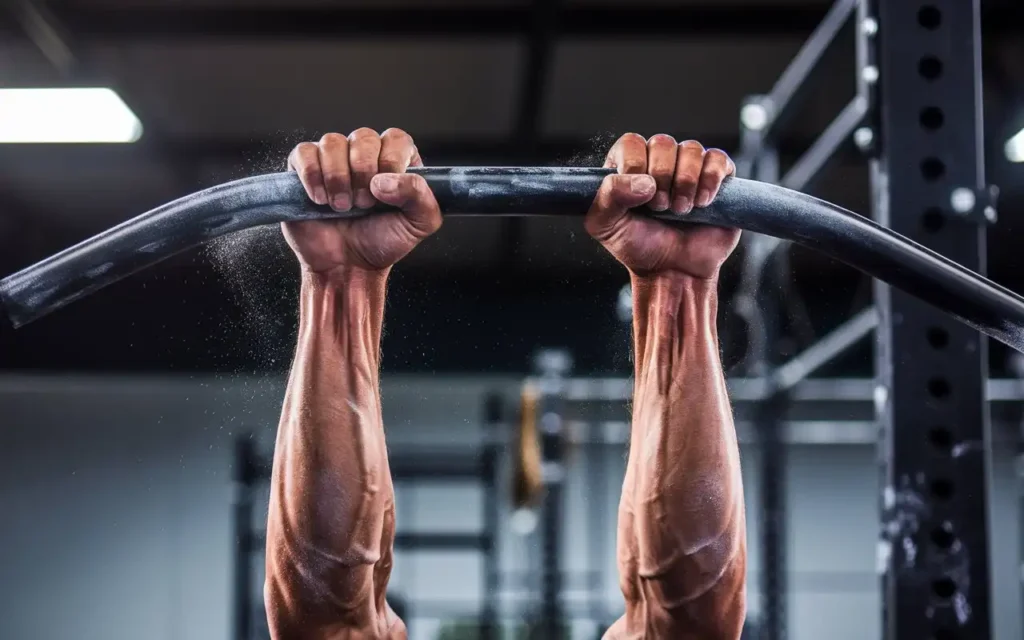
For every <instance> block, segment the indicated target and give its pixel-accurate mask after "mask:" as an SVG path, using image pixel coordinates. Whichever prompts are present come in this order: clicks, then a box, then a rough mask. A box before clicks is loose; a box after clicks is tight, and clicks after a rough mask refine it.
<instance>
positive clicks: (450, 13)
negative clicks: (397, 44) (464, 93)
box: [0, 2, 1024, 41]
mask: <svg viewBox="0 0 1024 640" xmlns="http://www.w3.org/2000/svg"><path fill="white" fill-rule="evenodd" d="M1016 5H1017V3H1004V2H989V3H986V7H985V10H984V25H985V30H986V31H987V32H992V33H1001V34H1014V33H1019V31H1020V29H1021V26H1022V25H1024V7H1021V6H1016ZM827 8H828V7H827V3H826V4H822V5H820V6H788V7H787V6H766V5H764V4H760V3H758V4H751V5H749V6H737V5H733V4H729V5H715V4H708V5H690V6H666V5H653V6H645V5H636V4H634V5H629V6H626V5H625V3H624V5H623V6H575V7H566V8H565V9H564V10H563V12H562V13H561V14H560V19H559V31H560V32H561V34H562V35H563V36H567V37H597V36H601V37H637V38H644V39H651V38H666V37H667V38H679V37H687V36H689V37H743V38H750V37H769V38H770V37H779V36H805V35H807V34H809V33H811V31H813V30H814V28H815V27H816V26H817V25H818V23H819V22H820V21H821V19H822V18H823V17H824V15H825V13H826V10H827ZM59 16H60V18H61V19H62V21H63V22H64V23H65V24H67V26H68V27H69V29H71V30H72V32H73V33H74V34H75V35H76V37H79V38H83V39H86V40H101V41H123V40H134V41H139V40H144V41H152V40H156V39H190V38H215V39H233V38H237V39H309V38H322V39H338V38H345V39H351V38H353V37H357V38H359V37H365V38H378V37H382V36H398V37H436V38H453V37H462V38H488V37H490V38H493V37H520V36H525V35H527V34H528V33H529V32H530V30H531V27H532V25H533V20H534V17H533V7H532V6H530V5H529V4H526V5H524V6H521V7H472V6H467V7H433V8H425V7H422V6H416V7H409V8H393V7H387V8H374V7H336V6H335V7H273V8H249V9H244V10H242V9H223V8H204V7H200V6H188V7H182V6H173V5H164V6H148V7H147V6H141V5H136V6H132V7H116V6H90V5H85V4H76V5H72V6H65V7H62V8H61V10H60V12H59ZM2 29H3V28H2V26H0V33H2Z"/></svg>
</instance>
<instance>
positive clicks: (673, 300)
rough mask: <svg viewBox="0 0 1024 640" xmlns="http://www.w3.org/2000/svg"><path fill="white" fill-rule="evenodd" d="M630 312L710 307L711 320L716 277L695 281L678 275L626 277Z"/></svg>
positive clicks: (681, 273) (693, 277) (715, 303)
mask: <svg viewBox="0 0 1024 640" xmlns="http://www.w3.org/2000/svg"><path fill="white" fill-rule="evenodd" d="M630 285H631V288H632V291H633V309H634V310H641V311H646V312H650V311H652V310H657V309H671V308H679V307H680V306H684V307H687V308H692V309H694V310H697V309H700V308H706V307H709V306H710V307H711V309H710V310H711V311H712V317H714V313H715V312H717V308H718V276H717V275H716V276H715V277H712V278H698V277H696V276H692V275H689V274H687V273H683V272H681V271H658V272H655V273H650V274H644V275H637V274H635V273H633V274H630Z"/></svg>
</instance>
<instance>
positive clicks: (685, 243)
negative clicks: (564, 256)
mask: <svg viewBox="0 0 1024 640" xmlns="http://www.w3.org/2000/svg"><path fill="white" fill-rule="evenodd" d="M604 166H605V167H609V168H614V169H618V175H611V176H608V177H607V178H605V180H604V183H603V184H602V185H601V189H600V190H599V191H598V193H597V197H596V198H595V199H594V204H593V206H592V207H591V209H590V212H589V213H587V218H586V228H587V232H588V233H590V235H592V236H593V237H594V238H596V239H597V240H598V241H599V242H600V243H601V244H602V245H604V247H605V248H606V249H608V251H609V252H611V254H612V255H613V256H615V258H616V259H617V260H618V261H619V262H621V263H622V264H624V265H625V266H626V268H628V269H629V270H630V271H631V272H632V273H634V274H636V275H638V276H648V275H653V274H656V273H659V272H679V273H683V274H686V275H689V276H692V277H694V278H700V279H704V280H707V279H713V278H715V277H716V276H717V275H718V270H719V269H720V268H721V266H722V263H723V262H725V259H726V258H728V257H729V254H731V253H732V251H733V249H735V248H736V245H737V243H738V242H739V237H740V232H739V229H722V228H719V227H710V226H697V225H693V226H680V227H676V226H673V225H669V224H665V223H663V222H660V221H658V220H655V219H653V218H649V217H647V216H644V215H641V214H637V213H633V212H631V211H630V208H632V207H639V206H640V205H643V204H649V206H650V208H651V209H654V210H655V211H666V210H671V211H672V212H673V213H675V214H677V215H678V216H679V219H680V220H685V219H686V214H688V213H689V212H690V211H692V210H693V207H694V206H698V207H706V206H707V205H709V204H711V202H712V201H713V200H714V199H715V196H717V195H718V190H719V188H720V187H721V186H722V181H723V180H725V178H726V177H727V176H731V175H732V174H733V173H735V171H736V165H734V164H733V162H732V160H730V159H729V156H727V155H726V154H725V152H723V151H719V150H718V149H709V150H705V149H704V147H703V146H702V145H701V144H700V143H699V142H695V141H693V140H688V141H686V142H681V143H679V144H676V141H675V140H674V139H673V138H672V137H671V136H667V135H664V134H659V135H656V136H654V137H653V138H651V139H650V140H644V139H643V137H641V136H639V135H637V134H635V133H627V134H626V135H624V136H622V137H621V138H619V139H618V141H617V142H616V143H615V144H614V145H613V146H612V148H611V150H610V151H609V152H608V159H607V160H606V161H605V165H604ZM627 174H628V175H627Z"/></svg>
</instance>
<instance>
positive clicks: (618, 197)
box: [584, 174, 657, 242]
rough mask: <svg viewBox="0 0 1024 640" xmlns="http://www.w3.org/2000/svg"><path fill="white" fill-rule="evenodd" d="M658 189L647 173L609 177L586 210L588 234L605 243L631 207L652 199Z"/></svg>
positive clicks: (624, 218) (602, 183) (585, 224)
mask: <svg viewBox="0 0 1024 640" xmlns="http://www.w3.org/2000/svg"><path fill="white" fill-rule="evenodd" d="M656 189H657V185H656V184H655V182H654V178H652V177H651V176H649V175H647V174H640V175H621V174H618V175H611V176H606V177H605V179H604V181H602V182H601V188H600V189H598V191H597V197H596V198H594V204H593V205H591V207H590V211H589V212H588V213H587V218H586V221H585V222H584V226H585V227H586V229H587V233H589V234H590V235H591V236H593V237H594V238H596V239H597V240H599V241H601V242H604V241H605V240H607V239H608V238H610V237H611V236H612V235H613V234H614V233H615V231H616V230H617V229H618V228H619V225H620V224H621V223H622V222H623V221H624V220H626V219H627V214H628V213H629V210H630V209H631V208H633V207H639V206H640V205H642V204H644V203H645V202H649V201H650V199H651V198H652V197H654V193H655V191H656Z"/></svg>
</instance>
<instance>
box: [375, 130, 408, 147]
mask: <svg viewBox="0 0 1024 640" xmlns="http://www.w3.org/2000/svg"><path fill="white" fill-rule="evenodd" d="M380 138H381V140H388V141H389V142H408V143H410V144H411V143H412V136H411V135H409V133H408V132H407V131H405V130H404V129H399V128H398V127H391V128H389V129H387V130H385V131H384V133H382V134H380Z"/></svg>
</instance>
